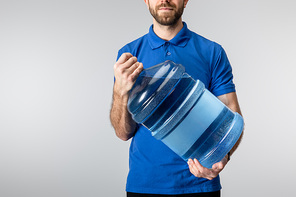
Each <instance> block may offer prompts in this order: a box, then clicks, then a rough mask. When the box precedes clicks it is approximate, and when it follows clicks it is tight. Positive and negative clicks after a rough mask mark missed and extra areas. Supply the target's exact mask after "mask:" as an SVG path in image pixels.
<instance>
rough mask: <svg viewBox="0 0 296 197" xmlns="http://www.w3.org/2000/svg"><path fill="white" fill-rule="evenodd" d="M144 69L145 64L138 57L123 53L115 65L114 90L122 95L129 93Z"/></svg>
mask: <svg viewBox="0 0 296 197" xmlns="http://www.w3.org/2000/svg"><path fill="white" fill-rule="evenodd" d="M142 70H143V64H142V63H140V62H138V59H137V58H136V57H134V56H133V55H132V54H130V53H123V54H122V55H121V56H120V58H119V59H118V61H117V62H116V63H115V65H114V75H115V84H114V91H115V92H116V93H117V94H119V95H120V96H126V95H128V93H129V91H130V90H131V89H132V87H133V85H134V83H135V81H136V79H137V77H138V76H139V74H140V73H141V72H142Z"/></svg>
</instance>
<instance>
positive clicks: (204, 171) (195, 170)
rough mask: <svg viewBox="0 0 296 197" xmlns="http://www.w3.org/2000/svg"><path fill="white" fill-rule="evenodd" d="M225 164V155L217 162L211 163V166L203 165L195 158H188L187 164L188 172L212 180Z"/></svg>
mask: <svg viewBox="0 0 296 197" xmlns="http://www.w3.org/2000/svg"><path fill="white" fill-rule="evenodd" d="M226 164H227V155H226V156H225V157H224V158H223V159H222V160H221V161H220V162H218V163H215V164H213V166H212V168H211V169H209V168H205V167H203V166H202V165H201V164H200V163H199V161H198V160H197V159H194V160H192V159H189V160H188V166H189V170H190V172H191V173H192V174H193V175H194V176H196V177H199V178H206V179H208V180H213V179H214V178H216V177H217V176H218V175H219V173H220V172H221V171H222V170H223V169H224V167H225V165H226Z"/></svg>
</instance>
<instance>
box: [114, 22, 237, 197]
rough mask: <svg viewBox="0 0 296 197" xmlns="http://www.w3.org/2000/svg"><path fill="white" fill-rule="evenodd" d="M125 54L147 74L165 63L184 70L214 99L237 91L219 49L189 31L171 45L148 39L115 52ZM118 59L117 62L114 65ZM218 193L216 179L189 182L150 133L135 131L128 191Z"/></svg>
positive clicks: (171, 154)
mask: <svg viewBox="0 0 296 197" xmlns="http://www.w3.org/2000/svg"><path fill="white" fill-rule="evenodd" d="M125 52H129V53H131V54H132V55H134V56H136V57H137V58H138V61H139V62H142V63H143V66H144V68H149V67H151V66H154V65H156V64H159V63H162V62H164V61H166V60H172V61H174V62H175V63H178V64H182V65H183V66H184V67H185V70H186V72H187V73H188V74H189V75H191V76H192V77H193V78H194V79H199V80H201V81H202V82H203V83H204V84H205V86H206V88H207V89H208V90H209V91H211V92H212V93H213V94H214V95H215V96H219V95H223V94H227V93H230V92H234V91H235V86H234V84H233V81H232V79H233V76H232V69H231V66H230V63H229V61H228V58H227V56H226V53H225V51H224V50H223V48H222V47H221V46H220V45H219V44H217V43H215V42H212V41H210V40H208V39H206V38H204V37H202V36H200V35H198V34H196V33H194V32H192V31H190V30H189V29H188V28H187V25H186V23H183V28H182V30H181V31H180V32H179V33H178V34H177V35H176V36H175V37H174V38H173V39H171V40H170V41H165V40H162V39H161V38H159V37H158V36H157V35H156V34H155V33H154V31H153V26H151V27H150V29H149V33H148V34H146V35H144V36H142V37H140V38H138V39H137V40H135V41H133V42H131V43H129V44H127V45H125V46H124V47H123V48H122V49H120V50H119V52H118V58H119V57H120V56H121V54H122V53H125ZM118 58H117V59H118ZM220 189H221V185H220V179H219V176H218V177H217V178H215V179H213V180H211V181H209V180H207V179H204V178H197V177H195V176H193V175H192V174H191V173H190V171H189V168H188V165H187V163H186V162H185V161H184V160H183V159H182V158H181V157H179V156H178V155H177V154H175V153H174V152H173V151H172V150H170V149H169V148H168V147H167V146H166V145H165V144H163V143H162V142H161V141H159V140H156V139H155V138H154V137H152V136H151V133H150V131H149V130H147V129H146V128H145V127H144V126H142V125H139V127H138V130H137V132H136V134H135V136H134V137H133V138H132V141H131V144H130V152H129V174H128V178H127V184H126V191H128V192H135V193H152V194H186V193H200V192H213V191H218V190H220Z"/></svg>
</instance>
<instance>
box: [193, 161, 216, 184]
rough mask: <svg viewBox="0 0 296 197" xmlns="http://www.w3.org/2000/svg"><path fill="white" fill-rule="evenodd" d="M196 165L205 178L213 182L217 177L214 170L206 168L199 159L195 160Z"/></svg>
mask: <svg viewBox="0 0 296 197" xmlns="http://www.w3.org/2000/svg"><path fill="white" fill-rule="evenodd" d="M194 163H195V166H196V167H197V169H198V171H199V172H200V174H201V176H202V177H203V178H206V179H209V180H212V179H213V178H215V177H216V176H217V175H216V173H214V172H213V170H212V169H209V168H206V167H204V166H203V165H201V163H200V162H199V161H198V160H197V159H194Z"/></svg>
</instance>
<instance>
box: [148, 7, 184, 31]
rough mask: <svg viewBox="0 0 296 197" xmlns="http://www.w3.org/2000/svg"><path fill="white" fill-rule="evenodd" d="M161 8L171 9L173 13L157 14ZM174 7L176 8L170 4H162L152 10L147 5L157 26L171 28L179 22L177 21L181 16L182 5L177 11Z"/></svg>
mask: <svg viewBox="0 0 296 197" xmlns="http://www.w3.org/2000/svg"><path fill="white" fill-rule="evenodd" d="M161 7H167V8H172V9H173V11H172V12H170V13H162V14H159V12H158V10H159V8H161ZM176 7H177V6H176V5H174V4H171V3H162V4H160V5H158V6H156V7H155V9H153V8H152V7H150V5H149V11H150V13H151V15H152V16H153V18H154V19H155V20H156V21H157V22H158V23H159V24H161V25H164V26H173V25H175V24H176V23H177V22H178V21H179V19H180V18H181V16H182V14H183V11H184V3H183V5H182V6H181V7H180V8H179V9H177V8H176Z"/></svg>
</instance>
